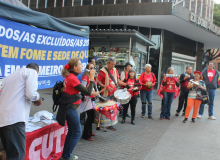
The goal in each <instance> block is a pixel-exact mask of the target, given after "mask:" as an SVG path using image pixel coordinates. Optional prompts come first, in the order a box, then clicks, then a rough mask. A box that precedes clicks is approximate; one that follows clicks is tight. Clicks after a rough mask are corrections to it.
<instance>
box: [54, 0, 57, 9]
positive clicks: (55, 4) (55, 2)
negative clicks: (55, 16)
mask: <svg viewBox="0 0 220 160" xmlns="http://www.w3.org/2000/svg"><path fill="white" fill-rule="evenodd" d="M56 7H57V0H54V8H56Z"/></svg>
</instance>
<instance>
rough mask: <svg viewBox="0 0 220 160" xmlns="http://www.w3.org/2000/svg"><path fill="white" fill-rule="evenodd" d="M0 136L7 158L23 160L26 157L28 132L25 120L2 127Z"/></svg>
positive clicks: (8, 159) (9, 159)
mask: <svg viewBox="0 0 220 160" xmlns="http://www.w3.org/2000/svg"><path fill="white" fill-rule="evenodd" d="M0 136H1V140H2V144H3V147H4V149H5V152H6V155H7V160H23V159H24V158H25V151H26V132H25V123H24V122H18V123H15V124H12V125H8V126H4V127H0Z"/></svg>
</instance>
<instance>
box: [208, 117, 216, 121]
mask: <svg viewBox="0 0 220 160" xmlns="http://www.w3.org/2000/svg"><path fill="white" fill-rule="evenodd" d="M208 119H212V120H216V118H215V117H214V116H209V118H208Z"/></svg>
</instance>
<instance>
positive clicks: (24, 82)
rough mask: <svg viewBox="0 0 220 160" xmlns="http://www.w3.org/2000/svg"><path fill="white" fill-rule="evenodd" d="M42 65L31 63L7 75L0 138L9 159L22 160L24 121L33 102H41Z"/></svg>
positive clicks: (0, 106)
mask: <svg viewBox="0 0 220 160" xmlns="http://www.w3.org/2000/svg"><path fill="white" fill-rule="evenodd" d="M38 72H39V67H38V65H37V64H35V63H30V64H28V65H27V66H26V67H22V68H20V69H19V70H17V71H16V72H14V73H13V74H11V75H9V76H7V77H6V78H5V79H4V81H3V83H2V90H1V92H0V137H1V140H2V144H3V147H4V149H5V151H6V154H7V159H10V160H11V159H14V160H23V159H24V158H25V151H26V148H25V147H26V132H25V122H27V121H28V117H29V113H30V109H31V104H32V103H33V104H34V105H35V106H39V105H41V104H42V100H41V98H40V95H39V93H38V92H37V88H38V82H37V79H38V75H37V74H38Z"/></svg>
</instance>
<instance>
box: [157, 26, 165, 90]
mask: <svg viewBox="0 0 220 160" xmlns="http://www.w3.org/2000/svg"><path fill="white" fill-rule="evenodd" d="M163 36H164V30H163V29H162V30H161V37H160V57H159V71H158V83H157V88H159V87H160V81H161V69H162V60H163V59H162V58H163V40H164V37H163Z"/></svg>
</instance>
